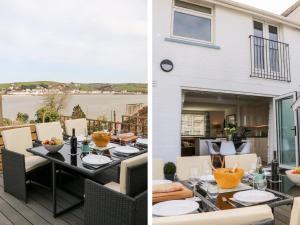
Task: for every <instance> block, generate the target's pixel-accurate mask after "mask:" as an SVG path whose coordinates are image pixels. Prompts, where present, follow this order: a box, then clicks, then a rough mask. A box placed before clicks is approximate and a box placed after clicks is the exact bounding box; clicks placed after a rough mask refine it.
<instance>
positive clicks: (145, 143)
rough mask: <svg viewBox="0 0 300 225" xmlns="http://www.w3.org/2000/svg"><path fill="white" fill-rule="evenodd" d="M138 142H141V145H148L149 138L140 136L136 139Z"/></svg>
mask: <svg viewBox="0 0 300 225" xmlns="http://www.w3.org/2000/svg"><path fill="white" fill-rule="evenodd" d="M136 143H137V144H141V145H148V139H146V138H138V139H137V140H136Z"/></svg>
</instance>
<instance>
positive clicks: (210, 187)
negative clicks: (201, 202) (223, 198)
mask: <svg viewBox="0 0 300 225" xmlns="http://www.w3.org/2000/svg"><path fill="white" fill-rule="evenodd" d="M218 194H219V187H218V185H217V184H215V183H210V182H209V183H208V184H207V195H208V197H209V198H210V199H212V200H216V198H217V197H218Z"/></svg>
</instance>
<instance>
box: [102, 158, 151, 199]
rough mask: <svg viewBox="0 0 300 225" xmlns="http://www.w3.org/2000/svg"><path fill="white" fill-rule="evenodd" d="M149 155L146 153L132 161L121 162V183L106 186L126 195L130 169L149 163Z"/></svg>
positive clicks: (131, 159) (111, 183)
mask: <svg viewBox="0 0 300 225" xmlns="http://www.w3.org/2000/svg"><path fill="white" fill-rule="evenodd" d="M147 156H148V154H147V153H144V154H142V155H138V156H135V157H132V158H130V159H127V160H124V161H122V162H121V169H120V182H119V183H116V182H114V181H112V182H110V183H107V184H105V186H106V187H108V188H111V189H113V190H115V191H118V192H121V193H123V194H126V193H127V191H126V189H127V186H126V185H127V170H128V168H130V167H133V166H137V165H141V164H144V163H146V162H147V159H148V157H147Z"/></svg>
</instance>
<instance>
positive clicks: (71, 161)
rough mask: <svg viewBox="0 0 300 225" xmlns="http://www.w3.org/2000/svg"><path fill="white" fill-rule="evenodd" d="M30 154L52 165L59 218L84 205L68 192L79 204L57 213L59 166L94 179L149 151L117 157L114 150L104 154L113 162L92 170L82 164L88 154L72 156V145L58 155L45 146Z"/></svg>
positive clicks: (53, 186)
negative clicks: (57, 174) (57, 172)
mask: <svg viewBox="0 0 300 225" xmlns="http://www.w3.org/2000/svg"><path fill="white" fill-rule="evenodd" d="M27 151H28V152H30V153H32V154H34V155H37V156H40V157H43V158H45V159H47V160H49V161H50V162H51V164H52V200H53V202H52V204H53V216H54V217H57V216H58V215H61V214H62V213H65V212H67V211H70V210H72V209H74V208H76V207H77V206H79V205H81V204H83V196H79V195H77V194H75V193H72V191H71V190H68V192H69V193H70V194H72V195H74V196H75V197H77V198H78V199H79V201H78V202H76V203H75V204H73V205H71V206H70V207H67V208H65V209H62V210H61V211H59V212H58V211H57V203H56V197H57V196H56V189H57V185H56V170H57V166H59V167H61V168H67V169H68V170H71V171H74V172H76V173H77V174H80V175H82V176H86V177H93V176H96V175H98V174H100V173H101V172H103V171H104V170H107V169H109V168H111V167H114V166H117V165H119V164H120V163H121V162H122V161H123V160H125V159H128V158H131V157H134V156H136V155H139V154H143V153H145V152H147V150H140V151H139V152H138V153H136V154H132V155H130V156H126V157H119V156H118V157H117V156H114V155H113V154H112V153H113V148H112V149H110V150H109V152H108V153H107V154H104V155H105V156H108V157H110V158H111V159H112V162H111V163H109V164H106V165H103V166H101V167H99V168H96V169H95V168H91V167H89V166H86V165H83V163H82V157H83V156H84V155H86V154H88V153H81V150H80V148H78V149H77V153H78V154H77V155H70V145H67V144H65V145H64V146H63V148H62V149H61V150H60V151H59V152H57V153H49V152H48V151H47V150H46V149H45V148H44V147H43V146H38V147H33V148H31V149H27Z"/></svg>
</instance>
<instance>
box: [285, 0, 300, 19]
mask: <svg viewBox="0 0 300 225" xmlns="http://www.w3.org/2000/svg"><path fill="white" fill-rule="evenodd" d="M299 6H300V0H298V1H297V2H295V3H294V4H293V5H291V6H290V7H289V8H287V9H286V10H285V11H284V12H283V13H281V15H282V16H284V17H287V16H289V15H290V14H291V13H292V12H294V11H295V10H296V9H297V8H298V7H299Z"/></svg>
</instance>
